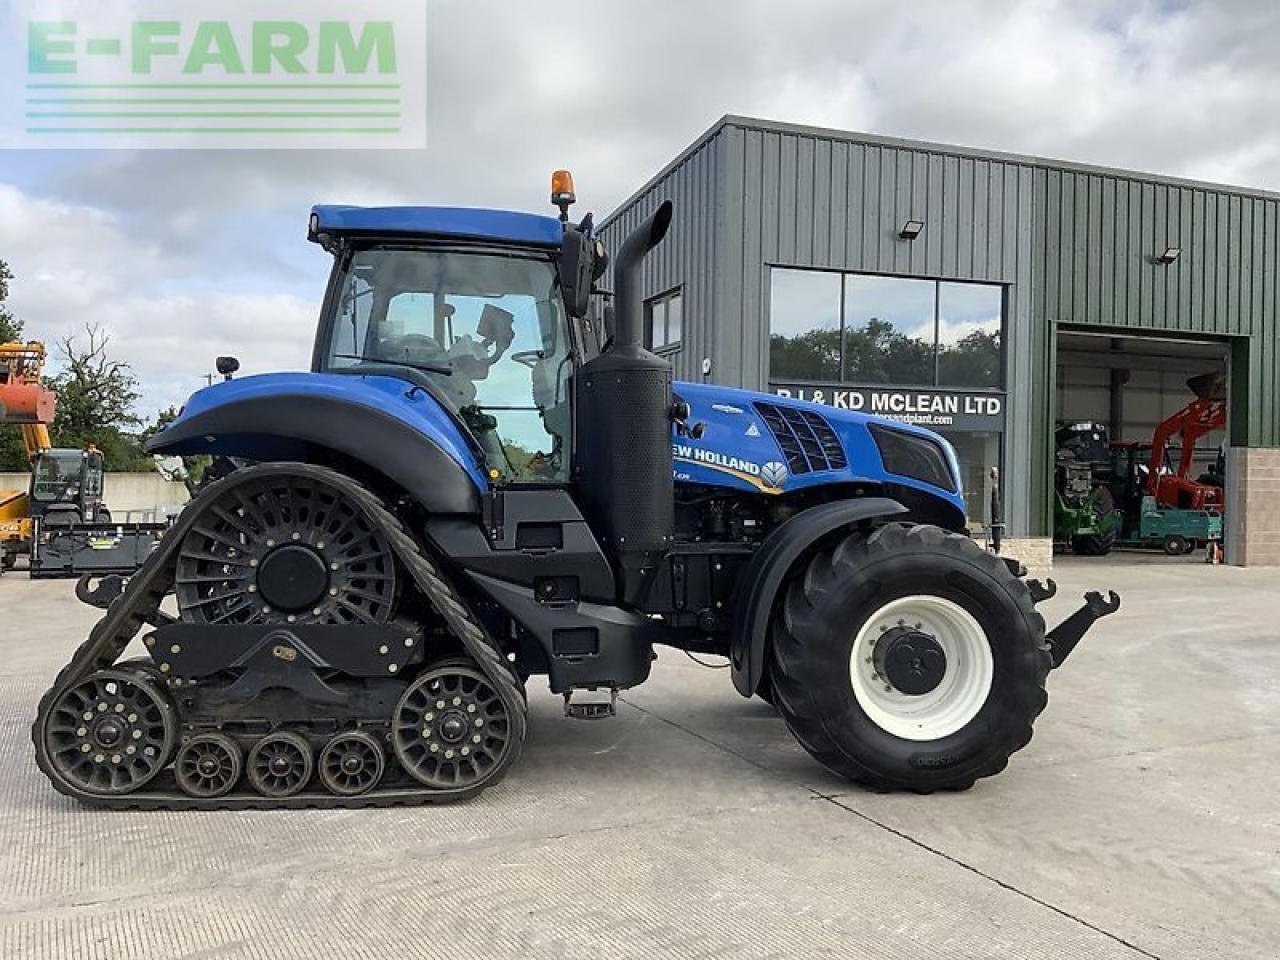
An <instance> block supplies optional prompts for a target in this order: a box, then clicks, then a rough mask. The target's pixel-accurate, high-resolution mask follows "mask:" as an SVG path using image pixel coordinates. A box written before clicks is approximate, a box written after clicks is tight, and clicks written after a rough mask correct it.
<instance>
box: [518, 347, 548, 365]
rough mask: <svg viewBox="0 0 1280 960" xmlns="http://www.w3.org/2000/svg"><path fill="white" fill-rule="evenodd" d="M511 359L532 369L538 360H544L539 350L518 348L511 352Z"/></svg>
mask: <svg viewBox="0 0 1280 960" xmlns="http://www.w3.org/2000/svg"><path fill="white" fill-rule="evenodd" d="M511 359H512V360H514V361H515V362H516V363H519V364H523V365H524V366H526V367H528V368H529V369H530V370H532V369H533V368H534V367H536V366H537V365H538V363H539V362H541V361H542V360H545V359H546V358H545V357H544V356H543V354H542V351H541V350H518V351H516V352H515V353H513V354H511Z"/></svg>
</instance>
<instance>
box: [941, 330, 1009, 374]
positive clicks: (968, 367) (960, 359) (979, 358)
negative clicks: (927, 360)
mask: <svg viewBox="0 0 1280 960" xmlns="http://www.w3.org/2000/svg"><path fill="white" fill-rule="evenodd" d="M938 379H939V381H940V382H942V383H944V384H946V385H947V386H952V387H996V386H999V385H1000V334H998V333H987V332H986V331H985V330H974V331H973V332H972V333H968V334H965V335H964V336H963V337H961V338H960V339H959V340H957V341H956V342H955V343H954V344H952V345H951V346H943V347H942V348H941V352H940V353H939V355H938Z"/></svg>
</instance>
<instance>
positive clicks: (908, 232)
mask: <svg viewBox="0 0 1280 960" xmlns="http://www.w3.org/2000/svg"><path fill="white" fill-rule="evenodd" d="M923 229H924V221H923V220H908V221H907V222H906V223H904V224H903V225H902V229H901V230H899V231H898V236H900V237H901V238H902V239H903V240H914V239H915V238H916V237H918V236H920V231H921V230H923Z"/></svg>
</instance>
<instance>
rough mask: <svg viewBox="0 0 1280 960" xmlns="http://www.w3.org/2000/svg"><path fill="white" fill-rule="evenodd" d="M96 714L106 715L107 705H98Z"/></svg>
mask: <svg viewBox="0 0 1280 960" xmlns="http://www.w3.org/2000/svg"><path fill="white" fill-rule="evenodd" d="M98 712H99V713H106V712H107V705H106V704H105V703H100V704H98Z"/></svg>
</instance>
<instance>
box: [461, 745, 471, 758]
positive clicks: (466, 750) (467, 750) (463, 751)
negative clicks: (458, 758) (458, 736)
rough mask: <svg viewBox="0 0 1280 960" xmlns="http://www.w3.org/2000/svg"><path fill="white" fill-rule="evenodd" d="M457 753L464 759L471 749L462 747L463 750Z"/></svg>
mask: <svg viewBox="0 0 1280 960" xmlns="http://www.w3.org/2000/svg"><path fill="white" fill-rule="evenodd" d="M458 752H459V753H461V754H462V755H463V756H464V757H465V756H467V755H468V754H469V753H471V748H470V747H463V748H462V749H461V750H459V751H458Z"/></svg>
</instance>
